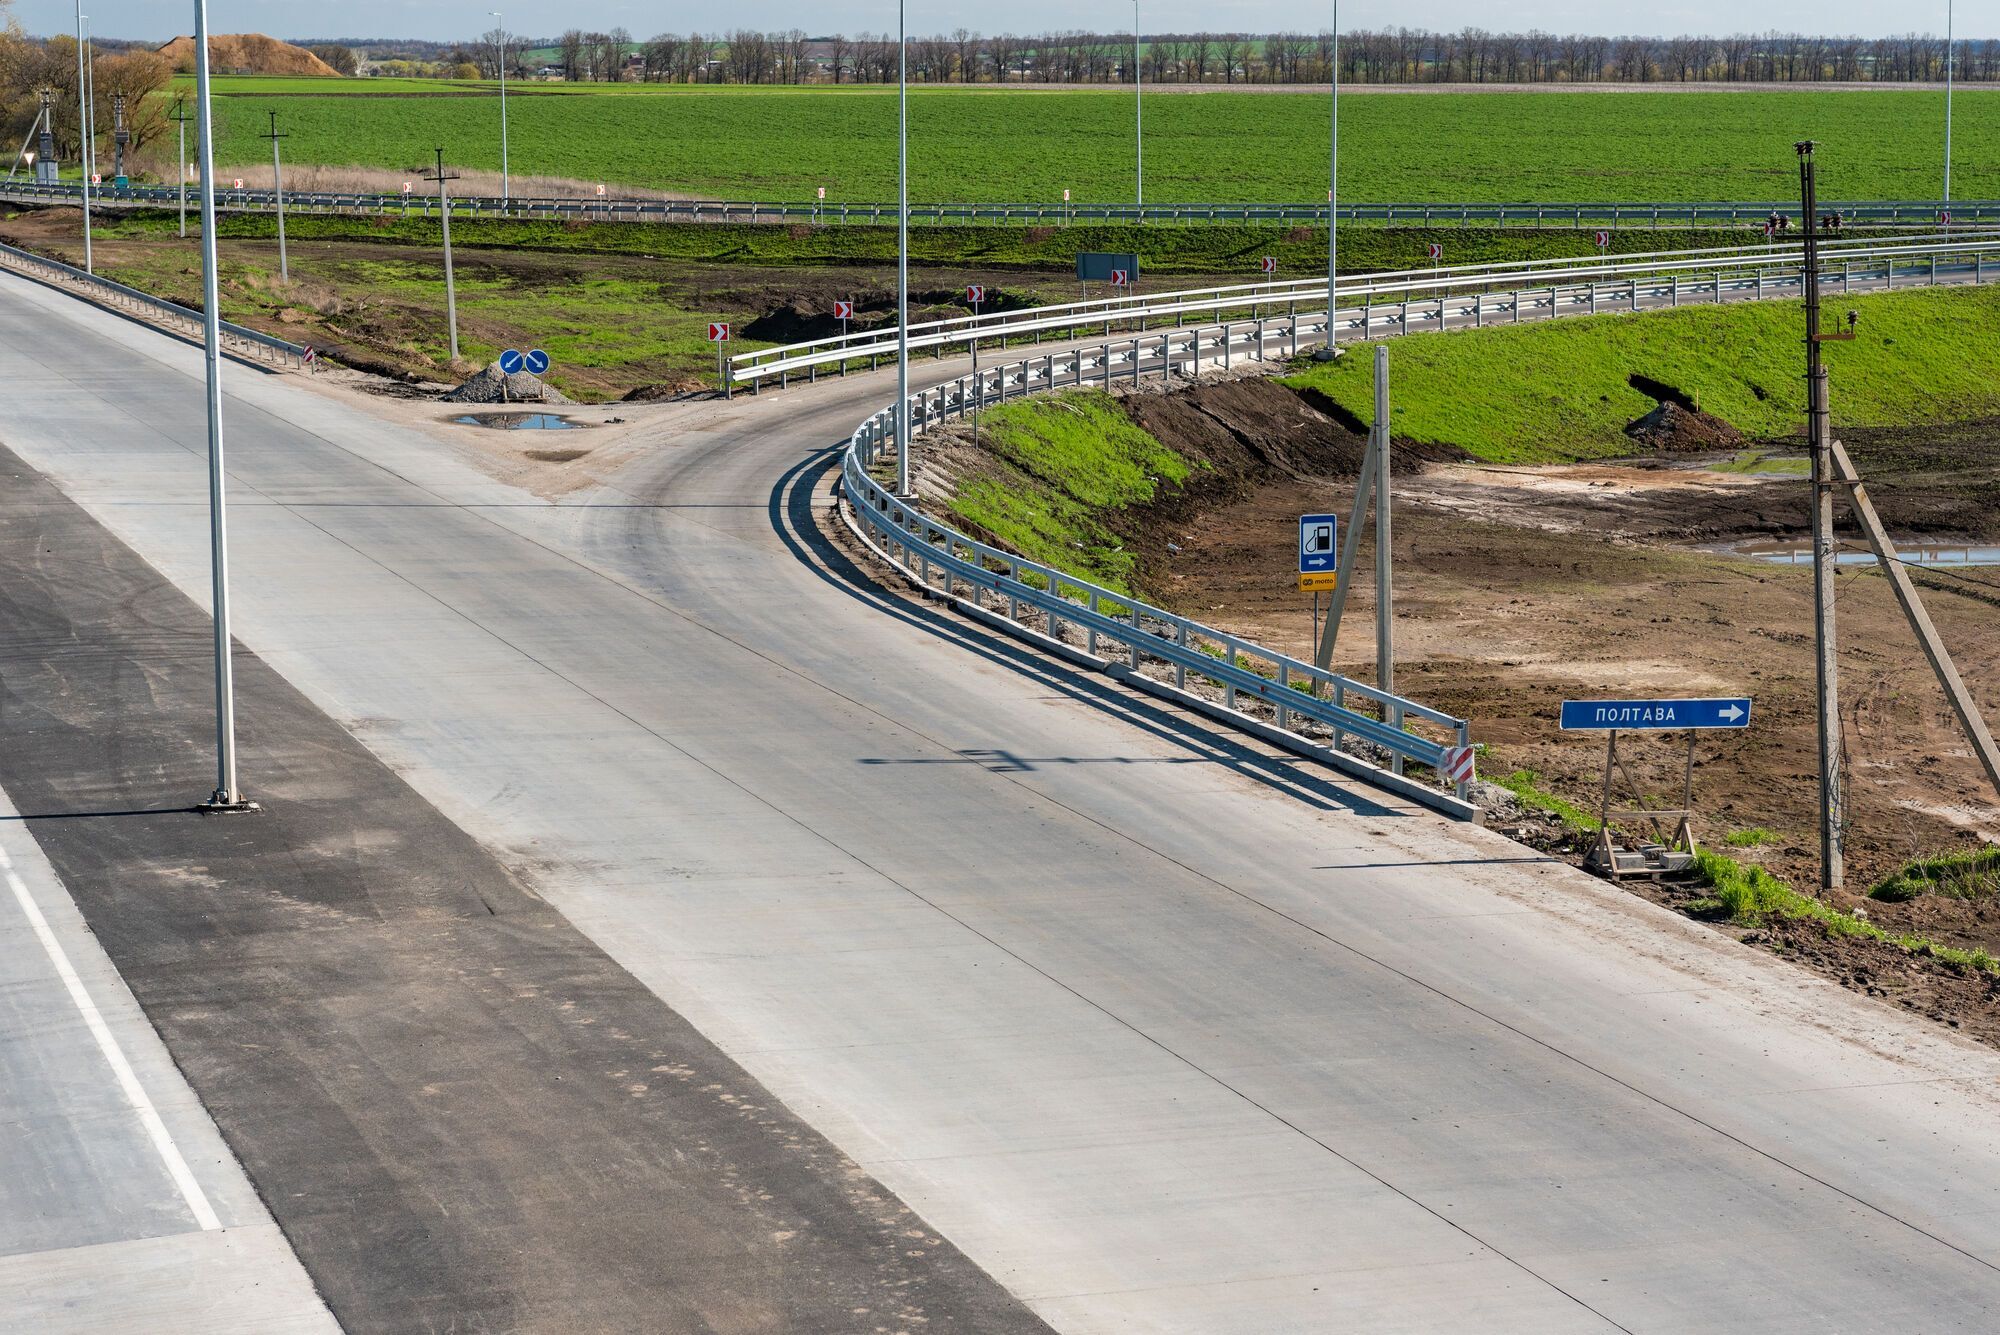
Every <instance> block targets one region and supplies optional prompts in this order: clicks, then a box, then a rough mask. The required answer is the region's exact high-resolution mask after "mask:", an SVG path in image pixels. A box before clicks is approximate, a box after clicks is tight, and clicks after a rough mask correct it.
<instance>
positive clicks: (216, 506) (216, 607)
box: [194, 0, 257, 812]
mask: <svg viewBox="0 0 2000 1335" xmlns="http://www.w3.org/2000/svg"><path fill="white" fill-rule="evenodd" d="M194 88H195V92H194V95H195V103H196V106H197V109H198V110H199V112H200V115H201V122H200V129H199V130H198V131H197V133H196V135H195V151H196V152H197V153H198V154H199V155H200V157H201V343H202V361H203V365H204V367H205V369H206V371H207V382H208V384H207V389H208V526H209V573H210V581H211V584H210V589H211V596H212V598H213V607H212V613H213V615H212V620H213V621H214V623H215V791H214V793H212V794H210V796H209V799H208V801H207V802H206V803H204V804H203V806H202V810H204V811H213V812H225V811H253V810H255V809H256V805H257V804H256V803H254V802H248V801H245V800H244V797H243V794H242V792H241V791H240V790H238V788H237V786H236V675H235V670H234V668H233V667H232V666H231V663H230V658H229V648H230V643H229V533H228V525H227V522H226V514H227V512H226V510H225V509H224V503H223V501H224V498H223V482H224V479H225V477H226V476H227V474H226V472H225V470H224V468H223V459H222V323H221V322H222V314H221V312H222V295H221V292H220V291H219V284H218V282H217V278H216V255H215V135H214V133H213V123H214V117H213V116H212V115H211V114H210V108H211V107H212V105H213V103H211V102H210V101H209V87H208V0H195V6H194Z"/></svg>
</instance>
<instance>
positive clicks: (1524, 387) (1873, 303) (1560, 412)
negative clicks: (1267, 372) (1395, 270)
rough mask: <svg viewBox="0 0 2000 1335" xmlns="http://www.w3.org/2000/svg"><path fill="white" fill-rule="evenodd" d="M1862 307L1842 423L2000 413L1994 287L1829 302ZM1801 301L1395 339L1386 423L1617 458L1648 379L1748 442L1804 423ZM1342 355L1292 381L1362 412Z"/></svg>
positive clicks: (1356, 368)
mask: <svg viewBox="0 0 2000 1335" xmlns="http://www.w3.org/2000/svg"><path fill="white" fill-rule="evenodd" d="M1834 302H1835V310H1836V311H1837V310H1839V309H1843V308H1845V307H1847V306H1850V305H1851V306H1852V307H1854V308H1855V309H1857V310H1859V311H1860V312H1861V324H1860V328H1859V333H1860V338H1859V339H1858V340H1857V341H1856V342H1853V343H1841V344H1829V345H1828V351H1827V363H1828V366H1829V368H1830V371H1831V374H1832V380H1833V396H1834V414H1835V420H1836V422H1839V423H1844V424H1853V425H1857V426H1901V425H1913V424H1920V423H1926V422H1949V421H1964V420H1967V419H1971V418H1976V417H1985V416H1991V415H1993V414H1995V413H2000V376H1995V374H1994V372H1993V367H1994V361H1995V357H1996V354H2000V289H1996V288H1990V287H1988V288H1979V289H1973V290H1957V291H1954V290H1946V289H1940V290H1920V291H1912V292H1897V293H1889V294H1884V295H1880V296H1868V297H1855V298H1852V299H1851V300H1850V299H1847V298H1835V299H1834ZM1800 320H1801V317H1800V314H1799V306H1798V304H1797V303H1796V302H1763V303H1758V304H1756V305H1750V304H1747V303H1746V304H1743V305H1735V306H1728V307H1714V306H1698V307H1689V308H1684V309H1682V310H1679V311H1661V312H1649V313H1647V314H1644V315H1640V316H1625V315H1614V316H1599V317H1597V318H1595V319H1579V320H1564V321H1561V322H1558V323H1554V324H1549V325H1546V326H1541V325H1531V326H1523V327H1509V328H1505V329H1488V330H1480V331H1474V332H1468V333H1459V334H1448V335H1442V336H1430V335H1427V336H1425V337H1422V338H1409V339H1401V340H1398V341H1396V342H1394V343H1392V344H1391V345H1390V353H1389V360H1390V366H1391V383H1392V385H1393V386H1394V391H1393V392H1394V407H1393V408H1392V410H1391V412H1392V416H1393V417H1394V419H1395V432H1396V434H1397V435H1398V436H1403V437H1407V438H1410V439H1414V440H1424V441H1439V442H1445V443H1449V444H1453V445H1458V446H1461V447H1463V448H1464V449H1466V450H1468V451H1470V452H1471V453H1473V454H1475V455H1477V456H1479V457H1480V458H1482V459H1489V460H1493V461H1495V462H1509V463H1555V462H1562V461H1566V460H1575V459H1583V458H1599V457H1605V456H1611V455H1617V454H1622V453H1625V452H1628V451H1629V450H1630V449H1631V441H1630V440H1629V439H1628V438H1627V437H1626V436H1625V435H1624V428H1625V427H1626V425H1627V424H1628V423H1630V422H1632V421H1633V420H1635V419H1636V418H1638V417H1640V416H1642V415H1644V414H1645V413H1646V412H1648V411H1649V410H1650V409H1651V408H1652V407H1653V405H1654V400H1653V399H1652V398H1651V397H1650V396H1648V395H1646V394H1644V393H1642V392H1641V391H1639V390H1637V389H1634V388H1633V387H1632V385H1631V384H1630V378H1631V377H1632V376H1633V375H1635V374H1638V375H1643V376H1647V377H1650V378H1651V379H1653V380H1656V381H1660V382H1663V383H1665V384H1668V385H1672V386H1674V387H1675V388H1677V389H1679V390H1680V391H1681V392H1682V393H1684V394H1686V395H1687V396H1688V397H1689V398H1690V399H1692V400H1693V401H1694V403H1695V405H1696V406H1697V407H1699V408H1701V409H1702V410H1703V411H1705V412H1709V413H1713V414H1715V415H1716V416H1718V417H1720V418H1722V419H1724V420H1725V421H1727V422H1729V423H1731V424H1732V425H1734V426H1736V427H1738V428H1739V429H1741V430H1742V431H1743V432H1745V433H1746V434H1748V435H1751V436H1764V437H1768V436H1781V435H1788V434H1793V433H1796V432H1797V431H1798V430H1799V429H1800V424H1801V422H1802V421H1803V420H1804V417H1805V385H1804V381H1803V378H1802V376H1801V374H1800V366H1799V337H1800V330H1801V325H1800ZM1369 362H1370V359H1369V358H1366V357H1348V358H1343V359H1342V360H1341V361H1340V362H1339V363H1337V364H1335V365H1334V366H1331V367H1322V366H1313V367H1311V368H1309V369H1306V370H1303V371H1301V372H1299V373H1298V374H1296V375H1293V376H1290V377H1288V378H1287V379H1286V380H1285V383H1286V384H1288V385H1291V386H1292V387H1294V388H1296V389H1302V390H1316V391H1318V392H1319V393H1322V394H1325V395H1326V396H1328V397H1329V398H1331V399H1332V400H1333V401H1334V402H1336V403H1338V404H1339V405H1340V406H1341V407H1343V408H1345V409H1347V410H1348V411H1350V412H1352V413H1354V414H1355V415H1356V416H1358V417H1360V418H1361V419H1362V420H1364V421H1367V420H1370V419H1372V417H1373V415H1374V407H1373V404H1374V398H1373V389H1372V375H1373V371H1372V368H1371V366H1370V364H1369Z"/></svg>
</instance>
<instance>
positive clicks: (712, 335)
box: [708, 324, 729, 343]
mask: <svg viewBox="0 0 2000 1335" xmlns="http://www.w3.org/2000/svg"><path fill="white" fill-rule="evenodd" d="M708 341H709V342H711V343H727V342H728V341H729V326H728V325H726V324H712V325H710V326H709V327H708Z"/></svg>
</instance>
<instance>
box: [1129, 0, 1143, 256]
mask: <svg viewBox="0 0 2000 1335" xmlns="http://www.w3.org/2000/svg"><path fill="white" fill-rule="evenodd" d="M1143 77H1144V76H1143V74H1142V73H1141V71H1140V69H1139V0H1132V166H1133V171H1134V184H1135V187H1136V188H1135V189H1134V191H1133V194H1134V196H1135V199H1134V202H1135V203H1137V204H1138V206H1139V214H1140V217H1139V221H1140V222H1144V221H1145V220H1146V219H1145V212H1146V94H1145V89H1144V88H1142V87H1141V86H1140V80H1141V79H1142V78H1143Z"/></svg>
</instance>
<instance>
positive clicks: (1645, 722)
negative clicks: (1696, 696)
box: [1562, 696, 1750, 732]
mask: <svg viewBox="0 0 2000 1335" xmlns="http://www.w3.org/2000/svg"><path fill="white" fill-rule="evenodd" d="M1749 726H1750V699H1749V697H1748V696H1745V697H1743V698H1741V699H1730V700H1565V701H1563V705H1562V727H1563V731H1564V732H1628V731H1630V732H1668V731H1673V730H1676V729H1680V728H1747V727H1749Z"/></svg>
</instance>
